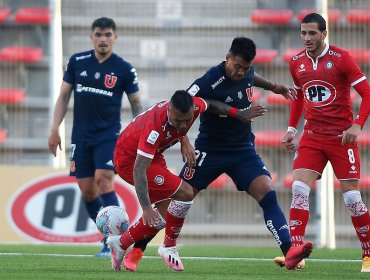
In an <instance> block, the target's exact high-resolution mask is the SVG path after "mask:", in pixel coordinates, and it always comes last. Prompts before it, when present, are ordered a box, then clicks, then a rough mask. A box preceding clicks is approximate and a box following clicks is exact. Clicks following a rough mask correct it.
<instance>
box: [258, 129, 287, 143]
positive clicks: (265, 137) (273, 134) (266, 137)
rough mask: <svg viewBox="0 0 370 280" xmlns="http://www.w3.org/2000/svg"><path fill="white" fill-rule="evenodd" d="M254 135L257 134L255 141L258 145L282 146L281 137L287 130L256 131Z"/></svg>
mask: <svg viewBox="0 0 370 280" xmlns="http://www.w3.org/2000/svg"><path fill="white" fill-rule="evenodd" d="M254 135H255V136H256V139H255V140H254V143H255V144H256V146H257V147H282V145H281V138H283V136H284V135H285V131H281V130H277V131H272V130H266V131H256V132H255V133H254Z"/></svg>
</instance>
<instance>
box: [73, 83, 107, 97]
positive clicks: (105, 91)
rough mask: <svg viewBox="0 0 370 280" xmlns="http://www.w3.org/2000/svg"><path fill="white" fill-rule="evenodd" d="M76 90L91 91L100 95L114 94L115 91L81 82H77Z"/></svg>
mask: <svg viewBox="0 0 370 280" xmlns="http://www.w3.org/2000/svg"><path fill="white" fill-rule="evenodd" d="M76 92H91V93H95V94H100V95H106V96H113V91H108V90H104V89H100V88H93V87H85V86H83V85H81V84H76Z"/></svg>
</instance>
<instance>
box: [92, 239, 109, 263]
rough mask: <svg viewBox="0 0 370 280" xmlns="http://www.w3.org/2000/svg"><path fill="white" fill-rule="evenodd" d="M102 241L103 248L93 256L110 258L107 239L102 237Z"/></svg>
mask: <svg viewBox="0 0 370 280" xmlns="http://www.w3.org/2000/svg"><path fill="white" fill-rule="evenodd" d="M102 243H103V248H102V249H101V251H100V252H99V253H97V254H96V255H95V256H96V257H98V258H110V256H111V255H110V250H109V248H108V245H107V239H106V238H104V239H103V240H102Z"/></svg>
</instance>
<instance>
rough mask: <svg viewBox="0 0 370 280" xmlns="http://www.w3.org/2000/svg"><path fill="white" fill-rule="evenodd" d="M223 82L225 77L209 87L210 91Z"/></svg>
mask: <svg viewBox="0 0 370 280" xmlns="http://www.w3.org/2000/svg"><path fill="white" fill-rule="evenodd" d="M224 80H225V76H222V77H221V78H219V79H218V80H217V82H215V83H214V84H213V85H211V87H212V89H215V88H216V87H217V86H218V85H219V84H221V83H222V82H223V81H224Z"/></svg>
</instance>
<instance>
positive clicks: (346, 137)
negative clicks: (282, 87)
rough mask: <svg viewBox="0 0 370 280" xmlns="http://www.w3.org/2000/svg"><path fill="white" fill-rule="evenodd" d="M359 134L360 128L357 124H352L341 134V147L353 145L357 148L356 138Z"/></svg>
mask: <svg viewBox="0 0 370 280" xmlns="http://www.w3.org/2000/svg"><path fill="white" fill-rule="evenodd" d="M360 133H361V126H360V125H358V124H353V125H352V126H351V127H350V128H348V129H347V130H346V131H344V132H343V134H342V135H339V136H341V137H342V146H344V145H354V146H357V140H358V136H359V135H360Z"/></svg>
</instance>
